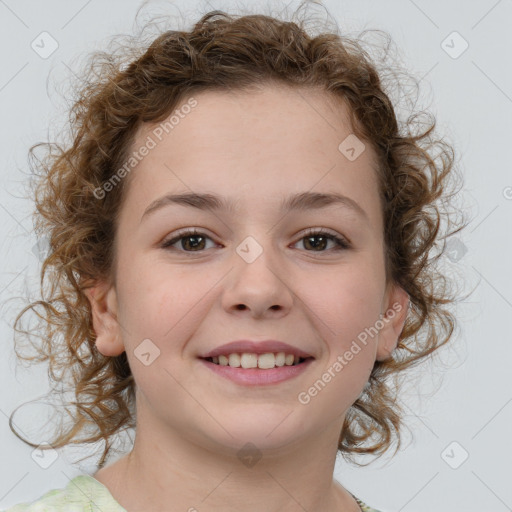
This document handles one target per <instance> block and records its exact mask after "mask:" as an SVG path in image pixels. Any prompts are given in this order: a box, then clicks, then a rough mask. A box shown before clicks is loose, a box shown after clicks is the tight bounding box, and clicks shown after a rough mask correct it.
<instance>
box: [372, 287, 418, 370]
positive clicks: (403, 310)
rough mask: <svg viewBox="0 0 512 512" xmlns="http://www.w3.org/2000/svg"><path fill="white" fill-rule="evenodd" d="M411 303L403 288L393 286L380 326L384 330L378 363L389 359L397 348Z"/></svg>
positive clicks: (380, 335)
mask: <svg viewBox="0 0 512 512" xmlns="http://www.w3.org/2000/svg"><path fill="white" fill-rule="evenodd" d="M409 303H410V299H409V295H408V294H407V292H406V291H405V290H404V289H403V288H402V287H401V286H398V285H393V287H392V293H391V294H390V296H389V298H388V300H387V303H386V306H385V309H384V311H383V314H382V319H381V323H380V324H379V325H380V326H382V328H381V329H379V335H378V337H379V339H378V343H377V355H376V359H377V361H384V360H386V359H389V358H390V357H391V353H392V352H393V350H394V349H395V348H396V346H397V344H398V338H399V337H400V334H401V333H402V330H403V328H404V324H405V320H406V318H407V312H408V311H409Z"/></svg>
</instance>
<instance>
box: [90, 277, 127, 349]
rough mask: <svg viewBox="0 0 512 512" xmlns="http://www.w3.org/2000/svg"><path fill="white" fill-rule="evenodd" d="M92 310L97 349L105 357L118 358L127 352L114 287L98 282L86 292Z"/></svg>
mask: <svg viewBox="0 0 512 512" xmlns="http://www.w3.org/2000/svg"><path fill="white" fill-rule="evenodd" d="M84 292H85V294H86V296H87V298H88V299H89V302H90V304H91V310H92V323H93V327H94V332H95V333H96V348H97V349H98V350H99V352H101V353H102V354H103V355H104V356H118V355H119V354H122V353H123V352H124V350H125V348H124V344H123V342H122V338H121V327H120V325H119V323H118V321H117V295H116V289H115V287H114V285H113V284H112V285H110V284H108V283H106V282H105V281H98V282H97V284H95V285H94V286H93V287H91V288H87V289H86V290H84Z"/></svg>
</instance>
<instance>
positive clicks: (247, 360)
mask: <svg viewBox="0 0 512 512" xmlns="http://www.w3.org/2000/svg"><path fill="white" fill-rule="evenodd" d="M200 359H203V360H204V361H208V362H209V363H212V364H214V365H217V366H229V367H231V368H239V369H246V370H249V369H258V370H272V369H274V368H281V367H284V366H298V365H301V364H303V363H305V362H306V361H308V360H312V359H314V358H313V357H312V356H310V357H300V356H297V355H294V354H286V353H285V352H278V353H272V352H267V353H265V354H255V353H242V354H238V353H232V354H226V355H219V356H214V357H200Z"/></svg>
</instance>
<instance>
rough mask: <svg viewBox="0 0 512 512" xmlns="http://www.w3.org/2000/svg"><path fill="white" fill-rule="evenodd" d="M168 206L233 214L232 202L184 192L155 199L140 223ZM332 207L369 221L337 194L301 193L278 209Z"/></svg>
mask: <svg viewBox="0 0 512 512" xmlns="http://www.w3.org/2000/svg"><path fill="white" fill-rule="evenodd" d="M169 205H181V206H188V207H191V208H197V209H199V210H215V211H219V210H226V211H229V212H232V213H235V202H234V201H233V200H228V199H226V198H224V197H221V196H216V195H213V194H199V193H195V192H186V193H181V194H166V195H165V196H162V197H160V198H158V199H155V200H154V201H153V202H152V203H151V204H150V205H149V206H148V207H147V208H146V209H145V210H144V213H143V214H142V217H141V222H142V220H143V219H144V218H145V217H146V216H148V215H149V214H151V213H154V212H156V211H157V210H159V209H161V208H163V207H165V206H169ZM333 205H334V206H343V207H345V208H348V209H350V210H352V211H354V212H355V213H357V214H358V215H359V216H361V217H363V219H364V220H365V221H367V222H368V221H369V218H368V215H367V213H366V212H365V210H363V208H362V207H361V206H360V205H359V204H358V203H357V202H356V201H354V200H353V199H351V198H350V197H347V196H344V195H342V194H337V193H320V192H301V193H299V194H295V195H292V196H290V197H287V198H285V199H284V200H283V201H282V202H281V206H280V208H281V211H283V212H290V211H304V210H318V209H321V208H327V207H329V206H333Z"/></svg>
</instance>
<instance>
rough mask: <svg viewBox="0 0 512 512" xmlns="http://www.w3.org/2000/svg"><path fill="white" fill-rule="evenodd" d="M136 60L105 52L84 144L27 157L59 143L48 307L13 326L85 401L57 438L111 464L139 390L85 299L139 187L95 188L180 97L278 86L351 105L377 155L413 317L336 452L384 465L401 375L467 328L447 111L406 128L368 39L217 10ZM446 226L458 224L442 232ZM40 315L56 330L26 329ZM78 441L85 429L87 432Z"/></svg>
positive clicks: (396, 273) (388, 232)
mask: <svg viewBox="0 0 512 512" xmlns="http://www.w3.org/2000/svg"><path fill="white" fill-rule="evenodd" d="M379 32H381V31H379ZM126 48H127V47H125V50H126ZM388 49H389V48H388ZM132 50H133V48H132ZM136 51H140V54H137V55H135V54H134V53H132V54H131V55H129V52H128V51H125V52H124V53H122V52H121V53H120V54H118V55H116V54H115V52H113V51H109V52H95V53H93V54H92V55H91V59H90V61H89V67H88V69H87V70H86V71H85V72H84V74H83V75H82V78H81V79H82V80H84V83H83V84H82V86H81V87H80V88H79V89H78V94H77V97H76V100H75V101H74V103H73V106H72V108H71V112H70V125H71V130H70V132H71V134H72V140H71V143H70V144H68V145H67V146H65V147H63V145H60V144H57V143H40V144H36V145H34V146H32V147H31V148H30V151H29V154H30V156H31V157H34V156H35V150H36V149H37V148H38V147H39V146H43V147H44V148H47V151H46V152H45V154H44V157H43V158H42V159H34V160H35V163H33V166H34V168H35V170H36V171H41V172H40V173H39V176H38V180H37V181H36V186H35V188H34V192H33V195H34V197H35V205H36V210H37V211H36V212H34V217H35V229H36V233H37V234H38V236H39V237H41V238H42V239H45V240H47V242H48V247H49V251H48V254H47V255H46V257H45V258H44V260H43V262H42V268H41V300H38V301H36V302H31V303H30V304H28V305H27V306H26V307H24V308H23V310H22V311H21V312H20V313H19V314H18V315H17V317H16V321H15V323H14V329H15V331H16V332H21V333H24V334H27V335H33V336H37V337H39V338H40V339H41V343H40V344H38V345H34V344H32V346H33V347H34V348H35V349H36V350H37V356H36V357H29V356H24V355H23V354H21V353H20V352H19V350H18V347H17V343H15V351H16V354H17V356H18V357H19V358H21V359H25V360H30V361H33V360H34V359H35V360H36V361H38V362H43V361H48V364H49V376H50V377H51V381H52V383H53V388H52V391H53V392H54V393H57V392H58V391H57V387H56V385H57V384H61V385H62V386H65V385H69V386H71V389H72V390H73V392H74V398H76V400H74V401H70V402H68V403H67V404H66V412H68V411H67V408H68V407H69V406H71V407H72V408H73V409H72V411H71V412H68V414H70V416H71V417H72V424H71V425H67V426H66V428H64V425H63V424H61V425H60V426H59V429H58V431H57V432H56V435H55V439H53V440H52V441H50V445H51V446H53V448H58V447H63V446H65V445H68V444H72V443H73V444H79V443H93V442H97V441H104V443H105V447H104V450H103V453H102V456H101V459H100V461H99V463H98V467H100V468H101V467H103V466H104V464H105V461H106V459H107V456H108V454H109V451H110V449H111V442H112V439H114V438H115V437H116V435H117V434H119V433H121V432H122V431H124V430H126V429H129V428H133V427H135V420H134V416H135V381H134V379H133V376H132V373H131V370H130V367H129V364H128V360H127V357H126V353H125V352H123V353H122V354H121V355H119V356H117V357H108V356H104V355H102V354H101V353H100V352H99V351H98V350H97V348H96V346H95V332H94V330H93V327H92V314H91V307H90V303H89V301H88V299H87V297H86V294H85V293H84V290H85V289H87V288H88V287H90V286H91V285H92V284H94V282H95V281H96V280H97V279H105V280H107V281H110V282H112V280H113V278H114V276H113V271H114V266H113V263H114V261H115V246H114V244H113V242H112V241H113V240H114V235H115V233H116V228H117V222H118V213H119V211H120V208H121V205H122V202H123V198H124V197H125V196H126V190H125V189H126V187H127V183H129V182H128V181H127V180H121V181H119V183H118V184H117V186H115V187H113V188H112V190H111V191H109V193H108V194H103V197H102V198H100V199H99V198H98V197H97V193H95V191H97V190H98V189H99V188H101V187H102V186H103V185H104V184H105V183H106V182H107V181H108V180H109V179H111V177H112V176H113V175H114V172H115V171H116V170H117V169H119V168H120V167H121V165H122V164H123V162H126V161H127V156H128V155H129V153H130V150H131V149H132V148H131V144H132V143H133V140H134V136H135V134H136V133H137V131H138V129H139V128H140V127H141V125H142V123H148V122H152V123H156V122H160V121H163V120H164V119H165V118H166V117H167V116H168V115H169V113H170V112H172V111H173V110H174V109H175V107H176V105H177V104H178V103H179V102H180V101H181V100H182V99H184V98H187V97H190V95H192V94H193V93H199V92H202V91H209V90H215V89H217V90H218V89H225V88H230V89H233V90H235V89H236V90H243V89H247V88H249V87H250V86H251V85H255V84H272V83H280V84H286V85H288V86H290V87H315V88H321V89H323V90H325V91H328V92H329V93H332V94H334V95H336V96H337V97H339V98H341V99H343V100H344V101H345V102H346V103H347V104H348V105H349V107H350V114H351V122H352V124H353V131H354V133H355V134H356V135H357V137H359V138H360V139H361V140H364V141H366V142H367V143H368V144H370V145H371V146H372V147H373V149H374V150H375V152H376V155H377V156H378V163H379V167H378V180H379V187H380V194H381V199H382V205H383V216H384V219H385V246H386V276H387V279H388V280H393V281H394V282H396V283H398V284H399V285H400V286H401V287H402V288H403V289H404V290H405V291H406V292H407V293H408V295H409V297H410V309H409V311H408V313H407V317H406V321H405V326H404V328H403V331H402V333H401V335H400V337H399V340H398V345H397V347H396V349H395V350H394V352H393V354H392V356H391V357H390V358H389V359H387V360H384V361H376V362H375V365H374V367H373V370H372V372H371V375H370V380H369V384H368V385H367V387H366V388H365V390H364V391H363V393H362V394H361V395H360V397H359V398H358V399H357V400H356V401H355V403H354V404H353V405H352V406H351V408H350V409H349V411H348V412H347V414H346V417H345V420H344V424H343V428H342V431H341V433H340V437H339V443H338V450H339V451H340V452H341V453H342V455H343V456H344V457H345V458H346V459H347V460H349V461H350V462H355V461H354V456H355V455H357V454H374V455H376V456H380V455H381V454H383V453H384V452H385V451H386V450H387V449H388V448H389V447H390V446H391V444H392V442H393V441H394V440H395V438H396V440H397V441H398V444H397V447H396V450H398V447H399V446H400V429H401V427H402V425H403V417H402V416H403V414H402V409H401V407H400V405H399V403H398V401H397V397H396V391H397V390H398V387H397V386H395V387H393V386H392V385H391V383H390V382H389V379H388V377H390V376H396V375H398V373H401V372H403V370H405V369H407V368H410V367H412V366H413V365H416V364H417V363H419V362H420V361H422V360H424V359H425V358H427V356H429V355H431V354H432V353H433V352H434V351H435V350H437V349H439V348H440V347H441V346H443V345H444V344H446V343H447V342H448V341H449V339H450V338H451V337H452V333H453V331H454V327H455V326H456V323H455V317H454V315H453V314H452V313H450V311H449V305H450V303H452V302H454V301H455V300H456V299H455V298H454V296H453V294H450V288H449V286H448V284H449V280H448V277H447V275H446V274H443V273H442V272H441V271H440V270H439V267H438V265H437V263H438V262H439V258H440V257H441V256H442V255H443V252H444V250H445V245H446V238H447V237H448V236H450V235H452V234H454V233H456V232H457V231H459V230H460V229H462V227H464V226H463V225H460V226H456V227H455V229H453V230H451V231H450V230H449V228H450V227H453V226H454V222H453V218H451V217H450V216H449V215H448V210H447V208H446V205H448V204H449V201H450V199H451V198H452V197H453V196H454V194H455V193H456V192H458V191H455V190H453V191H451V192H450V190H449V187H448V185H449V184H450V183H455V181H454V180H453V177H454V172H455V169H456V168H455V166H454V150H453V148H452V146H450V145H449V144H447V143H446V142H444V141H443V140H442V139H440V138H437V139H436V138H434V127H435V124H436V121H435V118H433V116H432V115H431V114H428V113H427V114H426V115H427V122H426V128H424V129H423V130H421V129H420V130H419V132H418V133H414V127H415V126H420V125H421V126H424V124H422V122H421V118H420V117H421V116H420V114H424V113H425V112H419V113H418V112H417V113H415V114H412V115H410V116H409V117H408V118H407V120H406V121H405V122H403V124H402V125H400V124H399V122H398V121H397V117H396V115H395V110H394V106H393V104H392V101H391V100H390V98H389V97H388V95H387V94H386V93H385V92H384V86H383V79H382V77H383V76H384V70H385V68H382V70H381V71H378V65H377V64H376V63H375V62H374V61H373V60H372V58H371V57H370V55H369V53H368V51H367V50H365V49H364V46H363V40H362V38H350V37H348V36H342V35H340V34H339V33H338V31H337V30H331V31H330V32H324V33H319V34H317V35H315V36H313V35H310V34H309V33H308V31H307V29H306V21H305V20H298V21H284V20H279V19H277V18H275V17H272V16H267V15H263V14H249V15H234V14H231V15H230V14H227V13H225V12H222V11H212V12H209V13H207V14H205V15H203V16H202V17H201V19H200V20H199V21H198V22H197V23H196V24H195V25H194V26H193V28H192V30H190V31H183V30H181V31H177V30H169V31H165V32H163V33H160V34H159V35H158V37H156V39H154V40H152V42H151V44H150V45H149V48H146V47H144V49H142V47H141V45H140V41H139V44H138V46H137V48H136ZM134 55H135V57H134ZM386 69H387V68H386ZM396 69H397V67H396V66H395V68H394V70H395V71H396ZM394 76H396V74H395V75H394ZM391 81H393V80H391ZM395 85H396V83H395ZM436 150H439V155H437V156H436V157H434V152H435V151H436ZM31 161H32V162H33V160H31ZM36 175H37V172H36ZM455 176H457V174H455ZM443 219H446V220H447V221H448V223H447V226H446V228H447V229H446V232H445V233H444V235H443V234H442V232H441V225H442V221H443ZM45 279H46V280H47V281H45ZM46 282H48V283H49V286H47V287H46V288H47V289H45V286H44V284H45V283H46ZM40 308H42V310H41V311H40V312H39V311H38V309H40ZM29 310H34V311H35V312H36V313H37V316H38V318H39V319H40V320H41V324H42V326H36V327H35V328H34V329H31V330H29V331H27V330H23V329H18V327H17V326H18V322H19V321H20V319H21V317H22V316H23V315H24V314H25V313H26V312H27V311H29ZM15 338H16V336H15ZM395 384H396V382H395ZM14 412H15V411H14ZM14 412H13V413H12V414H11V417H10V422H9V424H10V427H11V430H12V431H13V432H14V433H15V434H16V435H17V436H18V437H19V438H20V439H22V440H23V441H24V442H26V443H27V444H29V445H31V446H34V447H36V446H38V444H33V443H31V442H29V441H28V440H26V439H24V438H23V437H21V436H20V435H19V434H18V433H17V432H16V430H15V429H13V423H12V416H13V414H14ZM80 433H85V436H84V437H83V438H81V439H78V435H79V434H80ZM43 448H44V447H43ZM395 453H396V452H395ZM355 463H356V464H357V462H355Z"/></svg>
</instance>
